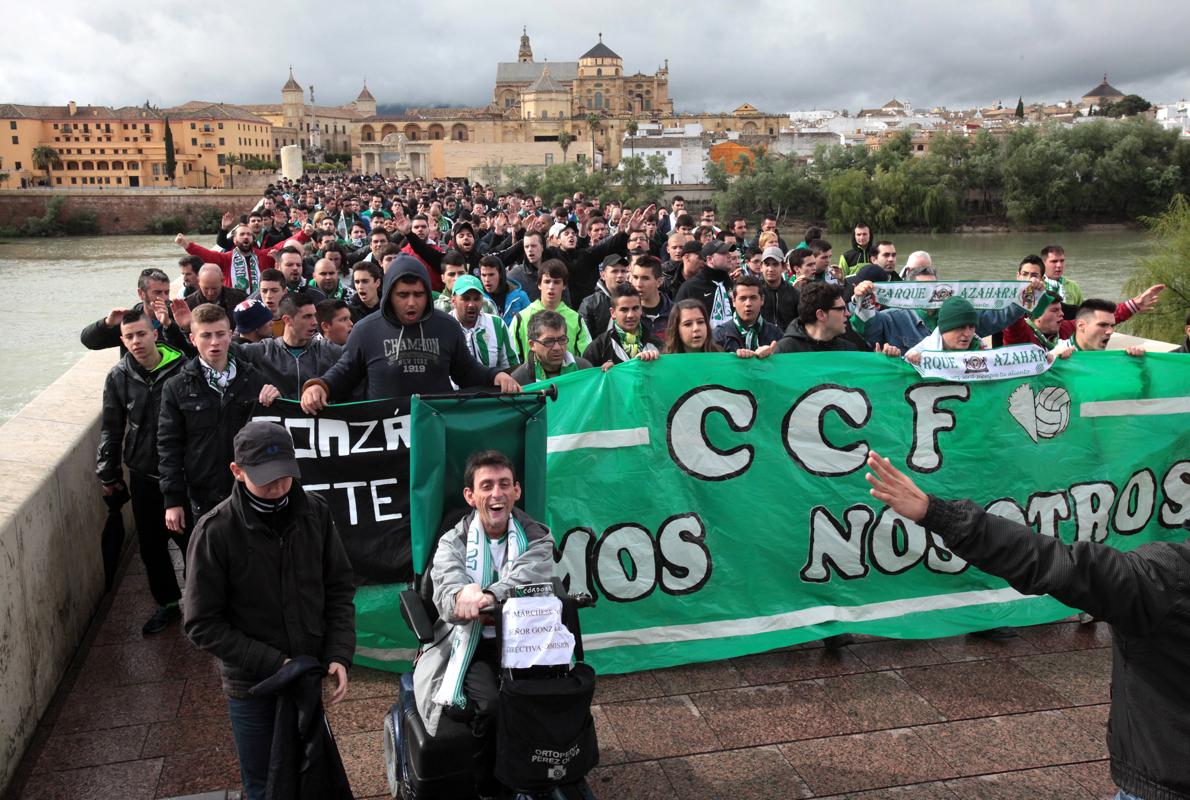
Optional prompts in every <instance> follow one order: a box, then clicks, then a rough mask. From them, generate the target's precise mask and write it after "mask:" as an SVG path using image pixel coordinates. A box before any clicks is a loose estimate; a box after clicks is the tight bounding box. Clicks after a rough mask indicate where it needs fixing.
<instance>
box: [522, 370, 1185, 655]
mask: <svg viewBox="0 0 1190 800" xmlns="http://www.w3.org/2000/svg"><path fill="white" fill-rule="evenodd" d="M554 383H555V384H556V386H557V387H558V393H559V396H558V400H557V401H556V402H554V403H551V404H550V406H549V409H548V428H549V437H548V440H547V441H548V456H547V473H548V492H547V513H546V522H547V523H548V524H549V525H550V526H551V528H552V529H553V532H554V535H555V538H556V539H557V542H558V547H559V550H560V556H559V558H560V561H559V565H558V572H559V574H560V575H562V576H564V578H565V580H566V581H568V584H569V586H570V588H571V591H575V590H579V589H584V590H586V591H590V592H591V593H593V594H595V595H596V596H597V597H598V598H599V604H598V606H597V607H596V608H595V609H593V610H591V611H589V612H584V616H583V632H584V641H585V644H586V649H587V658H588V660H589V661H591V662H592V663H593V665H594V666H595V667H596V668H597V669H599V670H600V671H602V672H607V673H611V672H624V671H631V670H638V669H647V668H655V667H663V666H670V665H676V664H683V663H688V662H694V661H705V660H712V659H720V658H726V657H730V656H736V655H742V654H746V653H754V652H760V651H763V650H768V649H772V648H776V647H781V646H786V645H791V644H796V643H799V642H803V641H808V640H813V639H820V638H823V637H825V636H830V635H833V634H837V633H843V632H857V633H869V634H876V635H882V636H892V637H899V638H928V637H937V636H947V635H953V634H958V633H963V632H968V631H974V630H981V629H986V628H990V627H994V626H999V625H1029V624H1037V623H1042V622H1047V621H1051V620H1054V619H1058V618H1061V617H1063V616H1066V615H1068V614H1070V613H1071V611H1070V609H1068V608H1066V607H1064V606H1062V605H1061V604H1059V603H1058V602H1057V601H1055V600H1052V599H1050V598H1047V597H1025V596H1022V595H1020V594H1018V593H1017V592H1015V591H1014V590H1012V589H1011V588H1009V587H1007V585H1006V584H1005V583H1004V582H1003V581H1001V580H999V579H997V578H993V577H991V576H988V575H986V574H984V573H982V572H979V571H978V570H976V569H974V568H972V567H969V566H968V565H967V564H965V563H964V562H963V561H962V560H960V559H958V558H957V557H955V556H954V555H952V554H951V553H949V552H948V551H947V550H946V549H945V548H944V547H943V546H942V545H941V543H940V541H939V540H938V539H937V538H936V537H935V536H933V535H932V534H931V533H930V532H928V531H926V530H924V529H923V528H921V527H920V526H918V525H916V524H914V523H911V522H909V521H907V520H905V519H903V518H901V517H899V516H898V515H896V514H894V513H892V512H891V511H889V510H888V509H886V508H884V507H883V506H881V505H880V504H878V503H876V502H875V501H873V500H872V498H871V497H870V495H869V494H868V491H867V489H868V487H867V484H866V482H865V481H864V473H865V468H864V459H865V457H866V455H867V453H868V451H869V449H874V450H876V451H878V452H880V453H881V454H882V455H884V456H887V457H889V458H891V459H892V460H893V462H894V463H896V464H898V465H899V466H900V467H901V468H902V469H906V470H907V471H908V472H909V473H910V474H911V475H912V476H913V477H914V478H915V479H916V480H917V481H918V482H919V484H920V485H921V486H922V487H923V488H924V489H925V490H926V491H930V492H933V493H935V494H937V495H939V496H942V497H948V498H953V497H969V498H972V499H974V500H976V501H977V502H980V503H983V504H985V506H986V507H988V508H989V509H990V510H992V511H993V512H994V513H997V514H1000V515H1002V516H1005V517H1008V518H1011V519H1015V520H1018V521H1022V522H1025V523H1027V524H1030V525H1032V526H1033V527H1034V528H1035V529H1036V530H1037V532H1038V535H1042V536H1055V535H1056V536H1060V537H1061V538H1062V539H1063V540H1064V541H1074V540H1076V539H1077V540H1083V541H1094V542H1103V543H1105V544H1107V545H1110V546H1112V547H1117V548H1120V549H1122V550H1130V549H1132V548H1135V547H1137V546H1139V545H1141V544H1143V543H1145V542H1149V541H1155V540H1181V539H1183V538H1185V535H1186V531H1185V530H1183V528H1182V526H1183V524H1185V523H1186V522H1187V520H1188V519H1190V425H1188V424H1187V423H1188V422H1190V359H1188V358H1186V357H1184V356H1179V355H1166V354H1149V355H1147V356H1145V357H1143V358H1134V357H1131V356H1127V355H1125V354H1123V353H1120V352H1110V353H1078V354H1076V355H1075V357H1073V358H1071V359H1069V360H1067V361H1059V362H1057V363H1055V364H1054V366H1053V368H1052V369H1050V370H1049V371H1048V372H1046V373H1044V374H1042V375H1036V376H1026V377H1020V378H1012V379H1007V380H1001V381H987V382H978V383H951V382H942V381H938V380H927V379H923V378H922V377H921V376H919V375H918V374H917V373H916V372H915V371H914V370H913V369H912V368H911V367H910V366H909V365H907V364H905V363H903V362H901V361H898V360H893V359H888V358H884V357H882V356H878V355H874V354H868V353H829V354H827V353H823V354H805V355H801V354H799V355H792V354H791V355H778V356H774V357H772V358H769V359H765V360H763V361H762V360H757V359H750V360H747V361H745V360H741V359H738V358H736V357H734V356H731V355H725V354H724V355H667V356H663V357H662V358H661V359H660V360H658V361H656V362H653V363H643V362H639V361H632V362H629V363H627V364H623V365H620V366H617V367H615V368H614V369H612V370H611V371H609V372H607V373H604V372H601V371H599V370H586V371H583V372H578V373H572V374H570V375H566V376H564V377H562V378H560V379H558V380H556V381H555V382H554ZM532 388H541V385H540V384H539V385H536V386H535V387H532Z"/></svg>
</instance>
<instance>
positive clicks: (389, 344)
mask: <svg viewBox="0 0 1190 800" xmlns="http://www.w3.org/2000/svg"><path fill="white" fill-rule="evenodd" d="M403 276H412V277H416V278H417V279H419V280H421V281H422V282H423V283H424V284H425V287H426V312H425V314H424V315H423V316H422V318H421V319H419V320H417V321H416V322H412V323H409V324H408V325H406V324H404V323H402V322H400V321H399V320H398V318H397V316H396V314H395V313H394V312H393V309H392V304H391V303H389V300H388V298H389V295H391V294H392V292H393V290H394V289H395V288H396V285H397V279H398V278H400V277H403ZM380 297H381V300H380V313H378V314H370V315H368V316H367V317H365V318H364V319H362V320H360V321H359V324H357V325H356V326H355V327H354V328H352V329H351V335H350V336H348V337H347V346H346V347H345V348H343V355H342V356H341V357H340V358H339V360H338V361H337V362H336V363H335V365H334V366H333V367H331V368H330V369H328V370H327V371H326V372H325V373H323V375H322V378H321V380H322V382H323V383H325V384H326V387H327V393H328V394H329V395H330V399H331V402H346V401H347V400H350V399H352V393H353V392H354V391H355V389H356V387H357V386H359V385H360V384H361V383H363V384H366V386H367V395H366V399H368V400H379V399H381V398H386V397H402V396H408V395H413V394H423V393H424V394H443V393H446V392H450V391H453V387H452V386H451V381H452V380H453V381H454V382H455V384H456V385H458V386H460V387H462V388H464V389H466V388H469V387H474V386H489V385H491V383H492V381H493V379H494V378H495V377H496V373H497V372H499V370H497V369H489V368H487V367H485V366H482V365H481V364H480V363H479V362H478V361H476V360H475V358H474V357H472V355H471V351H470V350H468V349H467V340H466V336H465V334H464V333H463V329H462V328H461V327H459V323H458V322H456V321H455V319H454V317H452V316H450V315H449V314H447V313H445V312H443V311H437V310H435V309H434V307H433V305H432V304H431V300H430V276H429V273H428V272H427V271H426V267H425V265H424V264H422V263H421V261H419V260H417V259H416V258H414V257H413V256H411V255H404V254H402V255H399V256H397V257H396V258H395V259H393V262H392V264H390V265H389V268H388V272H386V273H384V283H383V284H381V291H380Z"/></svg>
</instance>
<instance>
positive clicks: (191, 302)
mask: <svg viewBox="0 0 1190 800" xmlns="http://www.w3.org/2000/svg"><path fill="white" fill-rule="evenodd" d="M247 299H248V293H247V292H245V291H244V290H243V289H237V288H235V287H234V286H224V287H223V291H222V292H220V293H219V297H217V298H216V299H214V300H208V299H207V298H206V297H205V296H204V295H203V293H202V292H194V293H193V294H191V295H189V296H188V297H187V298H186V305H187V306H189V307H190V310H191V311H193V310H194V309H196V308H198V307H199V306H200V305H202V304H203V303H214V304H215V305H217V306H219V307H220V308H222V309H223V310H224V311H226V312H227V318H228V319H230V320H232V327H233V328H234V327H235V310H236V306H238V305H239V304H240V303H242V302H244V301H245V300H247Z"/></svg>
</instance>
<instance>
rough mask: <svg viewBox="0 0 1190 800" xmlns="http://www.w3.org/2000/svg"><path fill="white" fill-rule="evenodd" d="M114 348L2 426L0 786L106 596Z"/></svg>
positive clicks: (91, 358) (89, 358)
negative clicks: (99, 454)
mask: <svg viewBox="0 0 1190 800" xmlns="http://www.w3.org/2000/svg"><path fill="white" fill-rule="evenodd" d="M118 355H119V354H118V352H117V351H116V350H115V349H112V350H103V351H98V352H93V353H88V354H87V355H86V356H85V357H84V358H83V359H82V360H81V361H79V363H78V364H76V365H75V366H74V367H72V368H71V369H70V370H69V371H68V372H67V373H66V374H65V375H63V376H62V377H61V378H59V379H58V380H57V381H55V382H54V383H53V384H51V385H50V387H49V388H48V389H46V390H45V391H44V392H42V393H41V394H40V395H39V396H38V397H37V398H36V399H34V400H33V402H31V403H29V404H28V405H27V406H25V407H24V408H23V409H21V411H20V412H19V413H18V414H17V415H16V416H14V417H13V418H12V419H10V420H9V421H8V422H6V423H5V424H4V425H3V426H0V794H3V792H4V789H5V787H6V786H7V785H8V783H9V781H10V780H11V779H12V775H13V772H14V771H15V770H16V768H17V764H19V763H20V760H21V755H22V754H23V753H24V752H25V750H26V748H27V747H28V746H29V742H30V740H31V739H32V738H33V733H34V731H35V730H36V728H37V723H38V720H40V719H41V716H42V714H44V713H45V710H46V708H47V706H48V705H49V703H50V700H51V699H52V698H53V696H54V691H55V690H56V689H57V688H58V684H59V682H60V681H61V680H62V677H63V676H64V675H65V673H66V670H67V667H68V666H69V665H70V662H71V659H72V658H73V657H74V654H75V651H76V649H77V648H78V645H79V643H80V641H82V638H83V635H84V633H85V632H86V630H87V626H88V625H89V624H90V622H91V619H92V617H93V616H94V614H95V611H96V610H97V608H98V607H99V603H100V600H101V599H102V598H103V593H104V585H103V559H102V557H101V555H100V550H99V541H100V533H101V531H102V530H103V523H104V520H105V519H106V517H107V506H105V505H104V503H103V499H102V496H101V494H100V492H99V484H98V481H97V480H96V478H95V447H96V445H97V443H98V441H99V413H100V400H101V398H102V396H103V380H104V376H105V375H106V374H107V371H108V370H109V369H110V368H111V367H112V365H113V364H115V363H116V359H117V357H118ZM129 512H130V509H129V507H128V506H125V516H126V530H128V531H132V525H131V516H130V513H129Z"/></svg>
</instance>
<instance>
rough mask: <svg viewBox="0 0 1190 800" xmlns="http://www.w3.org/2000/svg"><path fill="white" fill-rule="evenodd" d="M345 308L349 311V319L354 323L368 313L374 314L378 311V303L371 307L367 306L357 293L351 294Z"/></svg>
mask: <svg viewBox="0 0 1190 800" xmlns="http://www.w3.org/2000/svg"><path fill="white" fill-rule="evenodd" d="M347 310H348V311H350V312H351V321H352V322H353V323H355V322H359V321H360V320H361V319H363V318H364V317H366V316H368V315H369V314H374V313H376V312H377V311H379V310H380V304H379V303H377V304H376V305H374V306H372V307H371V308H368V307H367V306H366V305H364V301H363V300H362V299H360V296H359V295H358V294H353V295H352V296H351V299H350V300H348V301H347Z"/></svg>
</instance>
